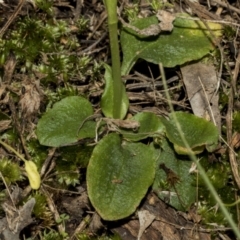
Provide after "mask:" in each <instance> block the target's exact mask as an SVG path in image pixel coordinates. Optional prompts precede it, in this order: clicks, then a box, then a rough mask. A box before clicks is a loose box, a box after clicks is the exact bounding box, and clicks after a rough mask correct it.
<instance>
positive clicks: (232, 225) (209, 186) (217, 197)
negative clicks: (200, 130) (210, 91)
mask: <svg viewBox="0 0 240 240" xmlns="http://www.w3.org/2000/svg"><path fill="white" fill-rule="evenodd" d="M159 68H160V72H161V76H162V81H163V86H164V90H165V92H166V97H167V100H168V105H169V107H170V110H171V112H174V109H173V106H172V103H171V97H170V94H169V92H168V88H167V82H166V78H165V73H164V69H163V65H162V64H161V63H160V64H159ZM173 119H174V121H175V123H176V126H177V130H178V132H179V135H180V136H181V139H182V141H183V143H184V145H185V146H186V148H187V150H188V152H189V153H190V154H189V156H190V158H191V160H192V161H193V162H194V163H196V165H197V167H198V170H199V172H200V174H201V177H202V178H203V181H204V182H205V185H206V186H207V188H208V189H209V191H210V193H211V195H212V196H213V197H214V198H215V200H216V202H217V203H218V206H219V208H220V209H221V211H222V213H223V215H224V216H225V218H226V219H227V221H228V223H229V225H230V226H231V227H232V229H233V232H234V233H235V234H236V236H237V237H238V239H240V231H239V229H238V227H237V225H236V223H235V222H234V221H233V219H232V216H231V214H230V213H229V212H228V210H227V208H226V207H225V206H224V203H223V202H222V200H221V199H220V198H219V196H218V193H217V192H216V190H215V189H214V187H213V185H212V183H211V182H210V180H209V178H208V176H207V174H206V172H205V170H204V168H203V167H202V165H201V164H200V162H199V161H198V160H197V158H196V156H195V155H194V153H193V151H192V149H191V148H190V146H189V144H188V142H187V140H186V138H185V136H184V134H183V131H182V129H181V126H180V124H179V122H178V120H177V118H176V116H175V115H174V114H173Z"/></svg>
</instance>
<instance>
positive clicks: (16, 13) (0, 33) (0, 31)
mask: <svg viewBox="0 0 240 240" xmlns="http://www.w3.org/2000/svg"><path fill="white" fill-rule="evenodd" d="M24 2H25V0H20V1H19V4H18V6H17V7H16V10H15V11H14V12H13V14H12V15H11V17H10V18H9V19H8V21H7V22H6V23H5V25H4V26H3V27H2V29H1V30H0V38H1V37H2V36H3V34H4V33H5V31H6V30H7V29H8V27H9V26H10V24H11V23H12V22H13V20H14V19H15V18H16V17H17V15H18V13H19V12H20V11H21V9H22V6H23V4H24Z"/></svg>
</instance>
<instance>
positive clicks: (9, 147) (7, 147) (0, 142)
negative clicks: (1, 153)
mask: <svg viewBox="0 0 240 240" xmlns="http://www.w3.org/2000/svg"><path fill="white" fill-rule="evenodd" d="M0 144H2V145H3V146H4V147H5V148H6V149H7V150H8V151H11V152H13V153H14V154H15V155H16V156H17V157H19V158H20V159H21V160H23V161H24V162H26V161H27V160H26V159H25V158H24V157H23V156H22V155H21V154H20V153H18V152H17V151H16V150H15V149H14V148H12V147H11V146H10V145H8V144H7V143H5V142H3V141H2V140H0Z"/></svg>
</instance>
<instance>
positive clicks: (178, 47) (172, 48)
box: [121, 14, 222, 75]
mask: <svg viewBox="0 0 240 240" xmlns="http://www.w3.org/2000/svg"><path fill="white" fill-rule="evenodd" d="M178 16H179V15H178ZM182 17H185V18H187V17H188V15H186V14H185V15H183V14H181V15H180V16H179V17H177V18H176V20H175V21H174V29H173V31H172V32H171V33H166V32H163V33H160V35H159V36H157V37H147V38H146V37H145V38H140V37H139V36H136V35H137V34H132V30H130V31H129V30H128V29H127V30H126V29H124V30H123V31H122V33H121V45H122V50H123V63H122V75H126V74H128V73H129V71H130V70H131V68H132V66H133V65H134V63H135V62H136V61H137V60H138V59H139V58H142V59H144V60H146V61H148V62H152V63H155V64H159V63H160V62H161V63H162V64H163V66H164V67H175V66H176V65H182V64H184V63H186V62H188V61H192V60H197V59H200V58H202V57H203V56H205V55H206V54H208V53H209V52H210V51H211V50H213V49H214V48H215V46H214V44H213V42H212V40H211V38H212V36H211V34H210V32H209V31H208V30H207V29H206V27H205V25H204V23H203V22H201V21H193V20H189V19H184V18H182ZM151 24H158V20H157V18H156V17H155V16H153V17H149V18H143V19H139V20H137V21H136V22H134V23H133V25H134V26H136V27H138V28H139V29H144V28H147V27H148V26H150V25H151ZM208 26H209V28H210V29H211V30H212V33H213V34H214V35H215V37H218V36H220V35H221V29H222V27H221V25H220V24H216V23H208Z"/></svg>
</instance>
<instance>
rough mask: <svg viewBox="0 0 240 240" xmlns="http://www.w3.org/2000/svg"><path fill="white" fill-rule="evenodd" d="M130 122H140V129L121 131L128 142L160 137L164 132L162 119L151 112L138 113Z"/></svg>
mask: <svg viewBox="0 0 240 240" xmlns="http://www.w3.org/2000/svg"><path fill="white" fill-rule="evenodd" d="M130 120H136V121H138V122H139V123H140V127H139V129H137V130H136V131H132V130H120V133H121V134H122V135H123V137H124V138H125V139H127V140H131V141H139V140H142V139H144V138H147V137H154V136H159V134H161V133H163V131H164V125H163V123H162V122H161V120H160V118H159V117H157V116H156V115H155V114H154V113H151V112H142V113H138V114H136V115H135V116H134V117H132V118H131V119H130Z"/></svg>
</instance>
